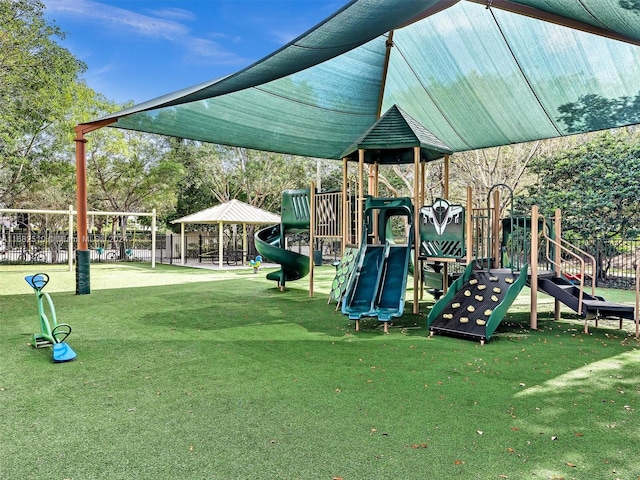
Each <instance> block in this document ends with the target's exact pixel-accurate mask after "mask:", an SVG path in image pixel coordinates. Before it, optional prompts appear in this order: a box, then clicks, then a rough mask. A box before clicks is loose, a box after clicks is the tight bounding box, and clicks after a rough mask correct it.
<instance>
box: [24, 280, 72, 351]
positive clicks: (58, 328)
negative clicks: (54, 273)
mask: <svg viewBox="0 0 640 480" xmlns="http://www.w3.org/2000/svg"><path fill="white" fill-rule="evenodd" d="M24 279H25V280H26V281H27V283H28V284H29V285H30V286H31V287H32V288H33V290H34V291H35V293H36V299H37V301H38V314H39V315H40V330H41V331H40V333H34V334H33V346H34V347H36V348H40V347H47V346H50V345H51V346H53V361H54V362H68V361H69V360H73V359H74V358H76V352H74V351H73V349H72V348H71V347H70V346H69V345H68V344H66V343H65V342H64V341H65V340H66V339H67V337H68V336H69V335H70V334H71V327H70V326H69V325H67V324H66V323H60V324H59V323H58V322H57V320H56V309H55V308H54V306H53V301H52V300H51V296H49V294H48V293H45V292H43V291H42V289H43V288H44V287H45V286H46V285H47V283H49V275H47V274H46V273H36V274H35V275H27V276H26V277H24ZM43 298H46V299H47V304H48V306H49V312H50V314H51V323H49V319H48V318H47V315H46V314H45V307H44V301H43ZM52 326H53V328H52Z"/></svg>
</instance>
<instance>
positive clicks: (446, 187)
mask: <svg viewBox="0 0 640 480" xmlns="http://www.w3.org/2000/svg"><path fill="white" fill-rule="evenodd" d="M442 192H443V193H442V195H443V196H444V198H446V199H447V200H449V154H446V155H445V156H444V179H443V186H442Z"/></svg>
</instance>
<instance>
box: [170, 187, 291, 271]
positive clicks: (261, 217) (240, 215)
mask: <svg viewBox="0 0 640 480" xmlns="http://www.w3.org/2000/svg"><path fill="white" fill-rule="evenodd" d="M171 223H179V224H180V263H181V264H182V265H184V264H185V250H186V249H185V235H184V226H185V224H187V223H191V224H209V225H211V224H217V225H218V227H219V228H218V245H219V248H218V266H219V267H220V268H222V265H223V257H224V242H223V227H224V225H225V224H234V225H242V247H243V251H245V252H246V247H247V225H265V224H275V223H280V215H276V214H275V213H271V212H268V211H266V210H263V209H261V208H257V207H254V206H253V205H249V204H247V203H244V202H241V201H240V200H236V199H233V200H231V201H229V202H226V203H222V204H220V205H216V206H215V207H211V208H207V209H205V210H201V211H199V212H196V213H192V214H191V215H187V216H186V217H182V218H178V219H177V220H173V221H172V222H171ZM245 260H246V259H245V258H244V255H243V258H242V261H243V263H244V262H245Z"/></svg>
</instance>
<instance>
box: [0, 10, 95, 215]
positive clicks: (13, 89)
mask: <svg viewBox="0 0 640 480" xmlns="http://www.w3.org/2000/svg"><path fill="white" fill-rule="evenodd" d="M43 9H44V6H43V4H42V3H41V2H40V1H37V0H12V1H6V0H3V1H0V105H2V109H1V110H0V204H4V205H11V206H18V207H19V206H23V205H24V204H25V202H26V199H25V198H24V195H25V194H26V193H27V192H28V191H29V189H30V188H31V186H32V185H33V183H34V182H35V181H37V179H38V177H39V174H38V172H37V166H38V162H39V161H40V160H42V158H43V157H42V153H43V152H42V150H41V148H40V147H41V144H42V142H44V141H46V139H47V137H48V136H49V135H50V130H51V127H52V125H53V124H54V123H55V122H56V121H57V119H58V118H60V117H63V116H64V114H65V112H66V111H67V110H68V109H69V108H70V106H71V105H72V104H73V102H74V97H73V95H72V91H73V89H74V86H75V84H76V82H77V80H78V76H79V75H80V74H81V73H82V72H83V71H84V69H85V66H84V64H83V63H81V62H79V61H78V60H77V59H75V58H74V57H73V55H71V53H70V52H69V51H67V50H66V49H64V48H62V47H60V46H59V45H58V44H57V43H56V39H62V38H63V37H64V35H63V33H62V32H61V31H60V29H59V28H58V27H56V26H54V25H51V24H49V23H47V21H46V20H45V19H44V17H43ZM27 203H28V202H27Z"/></svg>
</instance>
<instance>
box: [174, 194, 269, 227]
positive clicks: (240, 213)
mask: <svg viewBox="0 0 640 480" xmlns="http://www.w3.org/2000/svg"><path fill="white" fill-rule="evenodd" d="M171 223H199V224H207V223H230V224H239V225H240V224H247V225H250V224H255V225H264V224H272V223H280V215H276V214H275V213H271V212H268V211H266V210H263V209H261V208H257V207H254V206H253V205H249V204H247V203H244V202H241V201H240V200H236V199H234V200H231V201H229V202H226V203H222V204H220V205H216V206H215V207H211V208H207V209H205V210H201V211H199V212H196V213H192V214H191V215H187V216H186V217H182V218H178V219H177V220H173V221H172V222H171Z"/></svg>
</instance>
